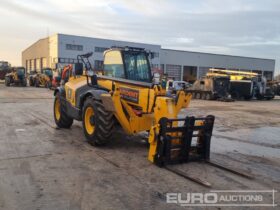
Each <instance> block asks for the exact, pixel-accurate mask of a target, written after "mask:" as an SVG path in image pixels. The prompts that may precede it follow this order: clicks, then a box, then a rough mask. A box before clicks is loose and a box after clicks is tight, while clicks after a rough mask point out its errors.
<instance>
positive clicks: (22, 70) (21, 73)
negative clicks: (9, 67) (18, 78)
mask: <svg viewBox="0 0 280 210" xmlns="http://www.w3.org/2000/svg"><path fill="white" fill-rule="evenodd" d="M24 73H25V71H24V69H22V68H21V69H17V74H18V75H24Z"/></svg>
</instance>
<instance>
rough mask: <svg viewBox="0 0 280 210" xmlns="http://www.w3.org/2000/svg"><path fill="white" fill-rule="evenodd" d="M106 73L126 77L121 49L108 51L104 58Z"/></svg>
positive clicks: (111, 75)
mask: <svg viewBox="0 0 280 210" xmlns="http://www.w3.org/2000/svg"><path fill="white" fill-rule="evenodd" d="M104 75H105V76H110V77H117V78H125V74H124V66H123V61H122V55H121V53H120V52H119V51H109V52H106V55H105V60H104Z"/></svg>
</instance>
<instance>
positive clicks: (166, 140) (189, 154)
mask: <svg viewBox="0 0 280 210" xmlns="http://www.w3.org/2000/svg"><path fill="white" fill-rule="evenodd" d="M214 121H215V117H214V116H212V115H209V116H207V117H205V118H195V117H186V118H184V119H168V118H161V119H160V121H159V129H158V131H159V132H158V135H156V140H157V147H156V153H155V155H154V159H153V162H154V163H155V164H156V165H157V166H159V167H164V168H165V169H167V170H168V171H170V172H173V173H175V174H177V175H179V176H181V177H183V178H186V179H189V180H191V181H194V182H196V183H198V184H200V185H203V186H205V187H211V184H210V183H209V182H208V181H206V180H202V179H200V178H198V177H199V176H197V177H196V176H192V175H189V174H187V173H185V172H183V171H181V170H179V169H177V168H174V167H170V166H169V165H174V164H178V163H188V162H190V161H200V162H203V163H207V164H209V165H210V166H213V167H217V168H219V169H222V170H225V171H228V172H231V173H233V174H236V175H239V176H243V177H245V178H248V179H253V177H252V175H250V174H249V173H248V172H242V171H239V170H235V169H232V168H228V167H226V166H224V165H221V164H219V163H216V162H212V161H210V145H211V137H212V132H213V126H214ZM180 124H183V125H181V126H180Z"/></svg>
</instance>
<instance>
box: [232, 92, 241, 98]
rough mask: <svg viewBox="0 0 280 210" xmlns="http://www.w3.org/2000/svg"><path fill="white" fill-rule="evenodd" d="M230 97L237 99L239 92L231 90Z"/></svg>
mask: <svg viewBox="0 0 280 210" xmlns="http://www.w3.org/2000/svg"><path fill="white" fill-rule="evenodd" d="M231 98H233V99H239V98H240V96H239V93H238V92H237V91H233V92H232V93H231Z"/></svg>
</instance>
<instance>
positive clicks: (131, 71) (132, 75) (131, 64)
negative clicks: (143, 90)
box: [124, 52, 151, 82]
mask: <svg viewBox="0 0 280 210" xmlns="http://www.w3.org/2000/svg"><path fill="white" fill-rule="evenodd" d="M124 61H125V67H126V71H127V79H130V80H136V81H142V82H150V81H151V78H150V69H149V64H148V60H147V56H146V54H145V53H143V52H134V53H131V52H124Z"/></svg>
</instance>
